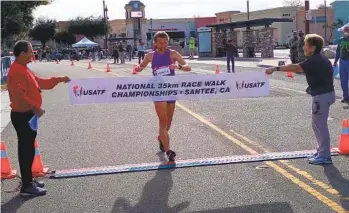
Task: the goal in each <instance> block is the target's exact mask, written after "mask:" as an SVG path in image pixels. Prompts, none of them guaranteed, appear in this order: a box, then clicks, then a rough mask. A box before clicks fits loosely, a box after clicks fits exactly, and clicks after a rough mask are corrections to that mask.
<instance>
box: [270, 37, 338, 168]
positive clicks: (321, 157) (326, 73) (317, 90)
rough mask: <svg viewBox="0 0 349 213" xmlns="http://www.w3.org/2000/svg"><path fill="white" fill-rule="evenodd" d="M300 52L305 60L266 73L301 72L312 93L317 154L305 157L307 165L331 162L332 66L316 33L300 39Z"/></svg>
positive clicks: (333, 101) (321, 40)
mask: <svg viewBox="0 0 349 213" xmlns="http://www.w3.org/2000/svg"><path fill="white" fill-rule="evenodd" d="M304 42H305V43H304V54H305V56H307V57H308V59H307V60H305V61H303V62H301V63H299V64H290V65H286V66H282V67H273V68H268V69H267V70H266V74H269V75H270V74H272V73H273V72H274V71H282V72H304V73H305V76H306V79H307V82H308V85H309V87H308V89H307V92H308V93H309V94H310V95H311V96H312V98H313V103H312V127H313V131H314V133H315V136H316V140H317V153H316V154H315V155H314V156H312V158H310V159H309V163H310V164H315V165H322V164H331V163H332V160H331V150H330V148H331V146H330V134H329V130H328V126H327V119H328V114H329V110H330V106H331V105H332V104H334V103H335V101H336V97H335V92H334V85H333V67H332V64H331V62H330V60H328V58H326V57H325V56H324V55H322V54H321V50H322V47H323V44H324V40H323V38H322V37H321V36H319V35H316V34H308V35H306V36H305V39H304Z"/></svg>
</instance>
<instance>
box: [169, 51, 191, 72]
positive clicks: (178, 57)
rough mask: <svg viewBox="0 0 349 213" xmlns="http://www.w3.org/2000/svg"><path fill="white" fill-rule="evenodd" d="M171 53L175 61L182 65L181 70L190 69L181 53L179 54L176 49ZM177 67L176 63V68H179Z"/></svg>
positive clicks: (187, 70)
mask: <svg viewBox="0 0 349 213" xmlns="http://www.w3.org/2000/svg"><path fill="white" fill-rule="evenodd" d="M172 54H173V59H174V61H177V62H178V63H179V64H180V65H181V66H182V68H181V70H183V71H186V72H189V71H191V67H190V65H189V64H187V63H186V62H185V61H184V59H183V57H182V55H181V54H179V53H178V52H177V51H173V53H172ZM179 68H180V67H179V66H178V65H176V69H179Z"/></svg>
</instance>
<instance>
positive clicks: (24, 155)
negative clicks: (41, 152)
mask: <svg viewBox="0 0 349 213" xmlns="http://www.w3.org/2000/svg"><path fill="white" fill-rule="evenodd" d="M33 116H34V113H31V112H13V111H11V121H12V125H13V126H14V128H15V130H16V132H17V137H18V161H19V167H20V170H21V176H22V184H23V187H24V188H25V187H27V186H28V185H29V184H30V182H32V181H33V177H32V171H31V167H32V164H33V161H34V156H35V148H34V142H35V138H36V135H37V132H36V131H33V130H32V129H31V128H30V126H29V120H30V119H31V118H32V117H33Z"/></svg>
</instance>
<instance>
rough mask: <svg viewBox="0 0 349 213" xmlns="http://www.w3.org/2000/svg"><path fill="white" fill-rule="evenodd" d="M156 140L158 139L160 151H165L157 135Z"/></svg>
mask: <svg viewBox="0 0 349 213" xmlns="http://www.w3.org/2000/svg"><path fill="white" fill-rule="evenodd" d="M158 141H159V149H160V150H161V151H162V152H165V148H164V145H162V142H161V140H160V137H158Z"/></svg>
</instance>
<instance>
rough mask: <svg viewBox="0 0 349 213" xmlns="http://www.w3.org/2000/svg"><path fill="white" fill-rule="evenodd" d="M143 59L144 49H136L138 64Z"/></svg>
mask: <svg viewBox="0 0 349 213" xmlns="http://www.w3.org/2000/svg"><path fill="white" fill-rule="evenodd" d="M143 59H144V51H138V64H140V63H141V61H143Z"/></svg>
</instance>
